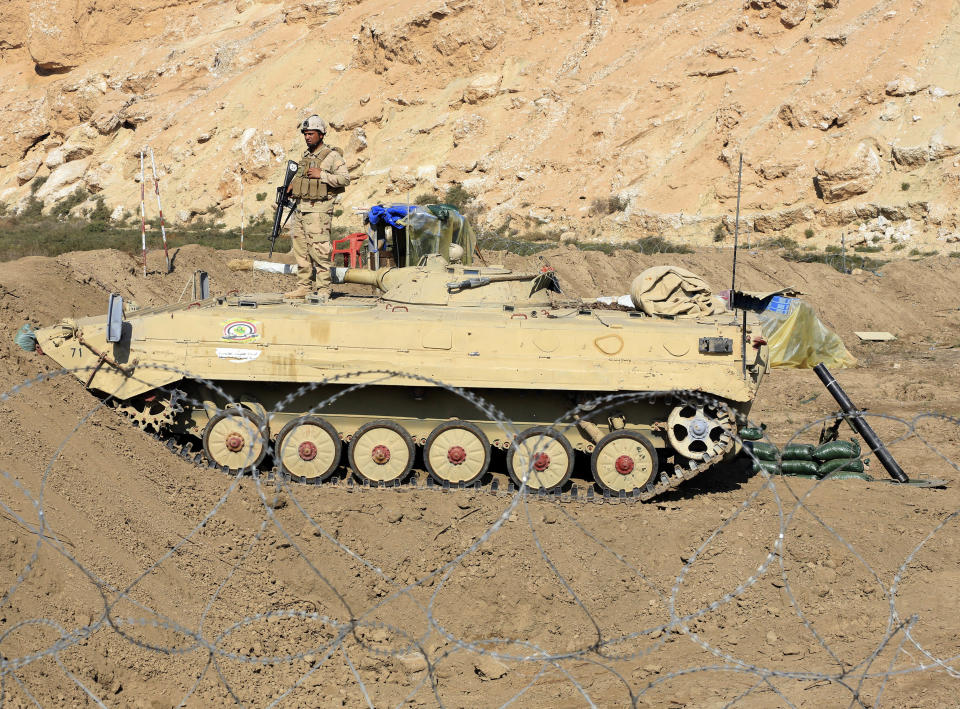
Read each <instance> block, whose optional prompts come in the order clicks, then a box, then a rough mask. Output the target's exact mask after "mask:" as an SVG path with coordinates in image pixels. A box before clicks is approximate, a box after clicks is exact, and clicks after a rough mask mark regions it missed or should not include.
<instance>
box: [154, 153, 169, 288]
mask: <svg viewBox="0 0 960 709" xmlns="http://www.w3.org/2000/svg"><path fill="white" fill-rule="evenodd" d="M150 169H151V170H153V189H154V191H155V192H156V193H157V211H158V212H160V236H162V237H163V255H164V256H165V257H166V259H167V273H170V252H169V251H168V250H167V229H166V226H165V225H164V222H163V205H161V204H160V178H159V177H157V163H156V162H155V161H154V159H153V148H150Z"/></svg>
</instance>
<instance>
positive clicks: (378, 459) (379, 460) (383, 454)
mask: <svg viewBox="0 0 960 709" xmlns="http://www.w3.org/2000/svg"><path fill="white" fill-rule="evenodd" d="M370 457H371V458H373V462H374V463H376V464H377V465H386V464H387V463H388V462H390V449H389V448H387V447H386V446H384V445H379V446H374V447H373V450H372V451H370Z"/></svg>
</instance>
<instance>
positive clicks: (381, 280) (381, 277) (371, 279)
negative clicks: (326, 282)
mask: <svg viewBox="0 0 960 709" xmlns="http://www.w3.org/2000/svg"><path fill="white" fill-rule="evenodd" d="M393 270H394V269H393V268H392V267H389V266H387V267H384V268H381V269H380V270H378V271H368V270H367V269H365V268H341V267H337V266H334V267H332V268H331V269H330V282H331V283H359V284H361V285H365V286H373V287H374V288H378V289H380V290H381V291H385V290H387V289H388V288H390V286H391V285H392V284H391V280H392V279H391V275H392V273H391V272H392V271H393Z"/></svg>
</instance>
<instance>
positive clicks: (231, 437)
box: [223, 433, 243, 453]
mask: <svg viewBox="0 0 960 709" xmlns="http://www.w3.org/2000/svg"><path fill="white" fill-rule="evenodd" d="M223 442H224V444H226V446H227V450H228V451H230V452H231V453H239V452H240V451H242V450H243V436H241V435H240V434H239V433H231V434H228V435H227V437H226V438H225V439H224V441H223Z"/></svg>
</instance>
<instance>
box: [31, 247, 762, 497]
mask: <svg viewBox="0 0 960 709" xmlns="http://www.w3.org/2000/svg"><path fill="white" fill-rule="evenodd" d="M332 273H333V280H334V282H335V283H354V284H366V285H367V286H370V288H371V291H370V294H369V295H348V294H342V293H341V294H334V295H333V296H332V297H330V298H328V299H322V298H313V299H310V298H308V299H307V300H306V301H296V302H290V301H287V302H285V301H284V300H282V298H281V297H280V296H278V295H275V294H259V295H229V296H221V297H208V298H205V299H203V300H200V301H197V302H193V303H190V304H178V305H170V306H165V307H158V308H150V309H142V310H130V311H127V312H124V310H123V305H122V302H120V303H118V302H117V300H118V299H117V298H116V297H113V299H112V303H111V307H110V312H109V313H108V315H107V316H105V317H104V316H100V317H91V318H83V319H78V320H65V321H63V322H61V323H59V324H57V325H54V326H52V327H48V328H45V329H42V330H40V331H38V332H37V339H38V345H39V348H40V349H41V350H42V352H43V353H45V354H46V355H48V356H49V357H51V358H52V359H53V360H55V361H56V362H57V363H58V364H59V365H61V366H63V367H68V368H74V369H75V371H76V376H77V377H78V378H80V379H81V381H83V382H84V383H85V384H86V386H87V388H89V389H90V390H91V391H93V392H95V393H97V394H98V395H100V396H102V397H110V398H111V400H112V401H116V402H118V403H119V405H120V408H121V409H122V410H123V411H124V412H125V413H127V414H128V415H129V416H131V417H132V418H133V419H134V420H135V421H136V422H138V423H139V424H140V425H141V426H142V427H143V428H146V429H150V428H152V429H154V431H155V432H156V433H161V434H166V435H169V436H174V437H184V436H187V437H195V438H196V439H199V440H200V441H202V447H203V452H204V454H205V456H206V457H207V458H208V459H209V461H210V462H212V463H213V464H214V465H216V466H218V467H223V468H226V469H229V470H240V469H244V468H250V469H256V468H258V467H264V466H276V468H277V470H278V472H281V473H283V474H285V475H288V476H289V477H290V478H291V479H292V480H294V481H297V482H321V481H323V480H325V479H327V478H328V477H329V476H331V475H332V474H333V473H334V471H336V470H337V469H338V468H339V467H340V466H341V465H342V457H343V453H344V448H345V449H346V450H345V453H346V465H347V466H348V467H349V468H350V470H351V471H352V473H353V475H354V476H355V477H356V478H358V479H359V480H360V481H362V482H369V483H371V484H375V485H381V484H383V485H392V484H395V483H398V482H400V481H402V480H403V479H404V478H405V476H407V474H408V473H409V472H410V470H411V468H412V467H413V466H414V465H415V463H416V462H417V461H418V447H420V448H422V453H421V455H422V461H423V466H424V467H425V468H426V470H427V471H428V472H429V475H430V476H432V477H433V478H434V479H435V480H436V481H437V482H439V483H441V484H445V485H446V484H448V485H451V486H462V485H470V484H474V483H476V482H477V481H480V480H481V478H484V476H485V473H486V472H487V470H488V467H489V466H490V462H491V457H492V451H493V449H495V448H498V449H502V450H503V451H504V452H505V455H504V458H505V467H506V468H507V472H508V473H509V475H510V476H511V477H512V479H513V480H514V481H515V482H516V484H517V485H518V486H519V485H520V484H522V483H526V485H527V486H528V487H529V488H530V489H533V490H544V491H555V490H558V489H559V488H561V487H562V486H563V485H564V484H565V483H566V482H567V480H568V479H569V478H570V476H571V473H572V472H573V470H574V466H575V464H576V462H577V459H578V458H579V459H580V461H581V463H582V465H583V466H584V467H585V466H586V459H587V458H589V467H590V471H591V473H592V475H593V478H594V479H595V481H596V483H597V484H598V485H599V486H600V488H601V489H602V490H604V491H610V492H612V493H615V494H620V493H621V492H623V491H627V492H629V493H630V494H636V495H638V496H640V497H641V499H649V498H651V497H654V496H656V495H657V494H660V493H662V492H664V491H666V490H668V489H672V488H675V487H677V486H678V485H679V484H680V483H682V482H683V481H684V480H686V479H689V478H691V477H693V476H695V475H697V474H698V473H699V472H701V471H703V470H706V469H707V468H709V467H710V466H711V465H713V464H715V463H717V462H719V461H720V460H721V459H723V458H724V457H725V456H727V455H728V454H730V453H731V452H733V451H734V448H735V440H736V439H735V436H734V434H735V433H736V422H735V417H736V414H737V413H738V412H739V413H742V414H746V413H747V412H748V410H749V408H750V405H751V402H752V401H753V398H754V396H755V394H756V391H757V387H758V386H759V383H760V380H761V378H762V376H763V374H764V372H765V371H766V348H765V345H764V343H763V342H762V340H760V339H758V338H757V336H759V335H760V329H759V325H758V324H757V323H755V322H753V321H752V320H751V321H748V320H747V319H746V318H744V319H743V320H741V319H740V317H739V316H738V315H734V314H733V313H731V312H729V311H726V312H719V313H716V314H710V315H700V316H697V317H687V318H681V317H659V316H651V315H649V314H647V313H645V312H643V311H642V310H641V309H638V308H637V309H635V308H619V309H618V308H615V307H614V308H610V307H607V308H603V307H600V306H598V305H596V304H586V303H584V302H582V301H580V300H571V299H570V298H567V297H565V296H563V294H561V293H559V288H558V282H557V279H556V277H555V274H554V273H553V272H552V271H551V270H550V269H543V270H540V271H538V272H534V273H517V272H512V271H510V270H508V269H505V268H501V267H496V266H483V267H470V266H464V265H454V264H450V263H448V262H447V261H446V260H445V259H444V258H442V257H441V256H439V255H433V256H427V257H425V258H424V259H422V260H421V262H420V265H418V266H414V267H402V268H382V269H380V270H377V271H371V270H363V269H333V270H332ZM352 290H364V289H362V288H361V289H357V288H354V289H352ZM185 373H189V376H187V375H185ZM677 392H684V394H683V395H678V394H677ZM481 399H482V401H483V402H486V404H481V405H480V406H477V405H476V402H477V401H479V400H481ZM487 405H489V406H487ZM496 412H499V414H500V415H497V414H496ZM177 440H181V438H178V439H177ZM344 444H345V445H344ZM577 452H580V454H579V456H578V454H577ZM268 456H269V457H268Z"/></svg>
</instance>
